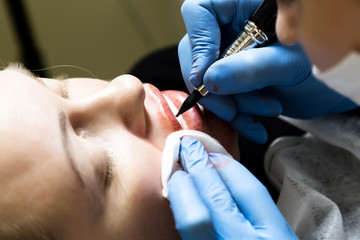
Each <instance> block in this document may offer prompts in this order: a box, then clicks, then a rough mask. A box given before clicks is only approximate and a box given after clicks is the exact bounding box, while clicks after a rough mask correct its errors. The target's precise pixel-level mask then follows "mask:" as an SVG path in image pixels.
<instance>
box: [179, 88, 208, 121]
mask: <svg viewBox="0 0 360 240" xmlns="http://www.w3.org/2000/svg"><path fill="white" fill-rule="evenodd" d="M201 97H202V95H201V93H200V92H198V91H197V90H194V91H193V92H192V93H190V95H189V96H188V97H187V98H186V99H185V101H184V102H183V104H182V105H181V108H180V109H179V112H178V113H177V114H176V117H178V116H180V115H181V114H183V113H184V112H186V111H187V110H189V109H190V108H192V107H193V106H195V104H196V103H197V102H198V101H199V100H200V99H201Z"/></svg>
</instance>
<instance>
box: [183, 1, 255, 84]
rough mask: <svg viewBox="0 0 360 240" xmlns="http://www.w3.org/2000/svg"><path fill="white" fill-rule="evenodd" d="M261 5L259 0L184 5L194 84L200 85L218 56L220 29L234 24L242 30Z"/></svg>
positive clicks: (191, 76)
mask: <svg viewBox="0 0 360 240" xmlns="http://www.w3.org/2000/svg"><path fill="white" fill-rule="evenodd" d="M259 3H260V0H255V1H254V0H252V1H249V0H247V1H246V0H244V1H242V2H238V1H213V0H192V1H185V2H184V3H183V5H182V7H181V13H182V16H183V19H184V23H185V26H186V30H187V32H188V34H189V38H190V42H191V46H192V51H193V60H194V61H193V66H192V70H191V74H190V81H191V82H192V84H194V85H195V86H199V85H200V84H201V83H202V78H203V76H204V73H205V71H206V69H207V68H208V67H209V66H210V65H211V64H212V63H213V62H214V61H216V60H217V59H218V57H219V49H220V42H221V31H220V26H223V25H227V26H229V25H232V26H236V28H238V29H240V28H241V27H242V26H241V24H243V23H244V22H245V20H247V19H248V18H249V16H250V15H251V14H252V13H253V11H254V10H255V8H256V7H257V6H258V5H259Z"/></svg>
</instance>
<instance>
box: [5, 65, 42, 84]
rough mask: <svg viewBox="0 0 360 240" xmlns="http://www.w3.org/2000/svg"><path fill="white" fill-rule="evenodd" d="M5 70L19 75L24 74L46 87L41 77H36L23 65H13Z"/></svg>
mask: <svg viewBox="0 0 360 240" xmlns="http://www.w3.org/2000/svg"><path fill="white" fill-rule="evenodd" d="M5 70H11V71H15V72H18V73H22V74H24V75H26V76H28V77H30V78H32V79H34V80H36V81H37V82H39V83H40V84H42V85H44V86H45V83H44V82H43V80H42V79H41V78H40V77H38V76H36V75H35V74H34V73H33V72H31V71H30V70H28V69H27V68H25V67H24V66H23V65H21V64H18V63H12V64H10V65H9V66H8V67H7V68H6V69H5Z"/></svg>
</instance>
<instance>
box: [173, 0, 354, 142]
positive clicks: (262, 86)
mask: <svg viewBox="0 0 360 240" xmlns="http://www.w3.org/2000/svg"><path fill="white" fill-rule="evenodd" d="M261 2H262V1H261V0H228V1H224V0H186V1H185V2H184V4H183V6H182V15H183V18H184V22H185V25H186V29H187V32H188V34H187V35H186V36H185V37H184V38H183V39H182V40H181V42H180V44H179V48H178V52H179V60H180V65H181V70H182V74H183V77H184V79H185V82H186V84H187V87H188V89H189V90H190V91H192V90H193V89H194V86H199V85H200V84H201V83H202V82H204V84H205V87H206V88H207V89H208V90H209V92H210V93H211V94H208V95H207V96H206V97H204V98H202V99H201V100H200V104H201V105H203V106H204V107H205V108H207V109H209V110H210V111H212V112H213V113H215V114H216V115H218V116H219V117H220V118H222V119H224V120H226V121H230V122H231V125H232V126H233V127H234V128H235V129H236V130H237V131H238V132H239V133H240V134H242V135H243V136H244V137H246V138H248V139H250V140H252V141H254V142H258V143H263V142H265V141H266V140H267V133H266V129H265V128H264V127H263V125H262V124H261V123H260V122H259V121H257V119H256V118H255V117H254V116H256V115H258V116H277V115H279V114H283V115H286V116H289V117H296V118H312V117H316V116H321V115H325V114H330V113H335V112H341V111H347V110H350V109H353V108H355V107H357V106H356V105H355V104H354V103H353V102H352V101H350V100H349V99H347V98H345V97H343V96H341V95H339V94H338V93H336V92H335V91H333V90H331V89H329V88H328V87H327V86H325V85H324V84H323V83H321V82H319V81H318V80H316V79H315V78H314V77H313V76H312V74H311V69H312V66H311V63H310V62H309V60H308V58H307V57H306V55H305V53H304V51H303V49H302V47H301V46H300V45H294V46H285V45H282V44H281V43H279V42H278V41H275V42H274V43H272V44H271V45H269V46H267V47H263V48H256V49H250V50H246V51H242V52H239V53H237V54H234V55H232V56H229V57H227V58H223V59H220V60H218V58H219V54H220V51H221V48H223V47H227V46H228V45H229V44H230V43H231V42H232V41H233V40H234V39H235V38H236V36H237V35H238V34H239V33H240V32H241V31H242V29H243V27H244V22H245V20H246V19H248V18H249V16H250V15H251V14H252V13H253V12H254V11H255V9H256V8H257V7H258V6H259V4H260V3H261ZM217 60H218V61H217Z"/></svg>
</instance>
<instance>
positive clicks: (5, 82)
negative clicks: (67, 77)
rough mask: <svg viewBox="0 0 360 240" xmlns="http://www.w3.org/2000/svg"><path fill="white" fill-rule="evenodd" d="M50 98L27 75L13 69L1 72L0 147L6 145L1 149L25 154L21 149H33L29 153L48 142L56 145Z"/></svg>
mask: <svg viewBox="0 0 360 240" xmlns="http://www.w3.org/2000/svg"><path fill="white" fill-rule="evenodd" d="M53 100H54V99H53V97H52V96H51V94H50V93H49V91H48V90H47V89H46V88H45V87H43V86H41V85H40V84H39V83H37V82H36V81H35V80H33V79H31V78H30V77H29V76H27V75H24V74H22V73H19V72H16V71H9V70H5V71H1V72H0V112H1V117H0V131H1V135H0V140H1V142H0V147H2V148H4V147H5V146H7V147H8V148H5V149H4V150H6V149H8V150H9V151H10V150H13V151H15V153H16V154H17V155H19V154H20V153H22V154H28V153H26V152H25V153H23V152H22V150H24V151H25V150H26V151H31V150H32V149H33V150H34V151H31V153H32V154H33V155H36V154H37V153H40V152H42V151H45V150H47V146H48V145H55V144H58V143H57V141H56V139H59V135H60V132H59V130H58V129H59V128H58V127H57V124H58V119H57V109H56V107H55V106H54V102H53ZM44 139H52V141H48V142H46V141H44ZM45 143H46V144H45ZM11 146H16V147H11ZM35 149H37V151H35ZM40 149H41V150H42V151H40ZM2 153H4V152H2Z"/></svg>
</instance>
